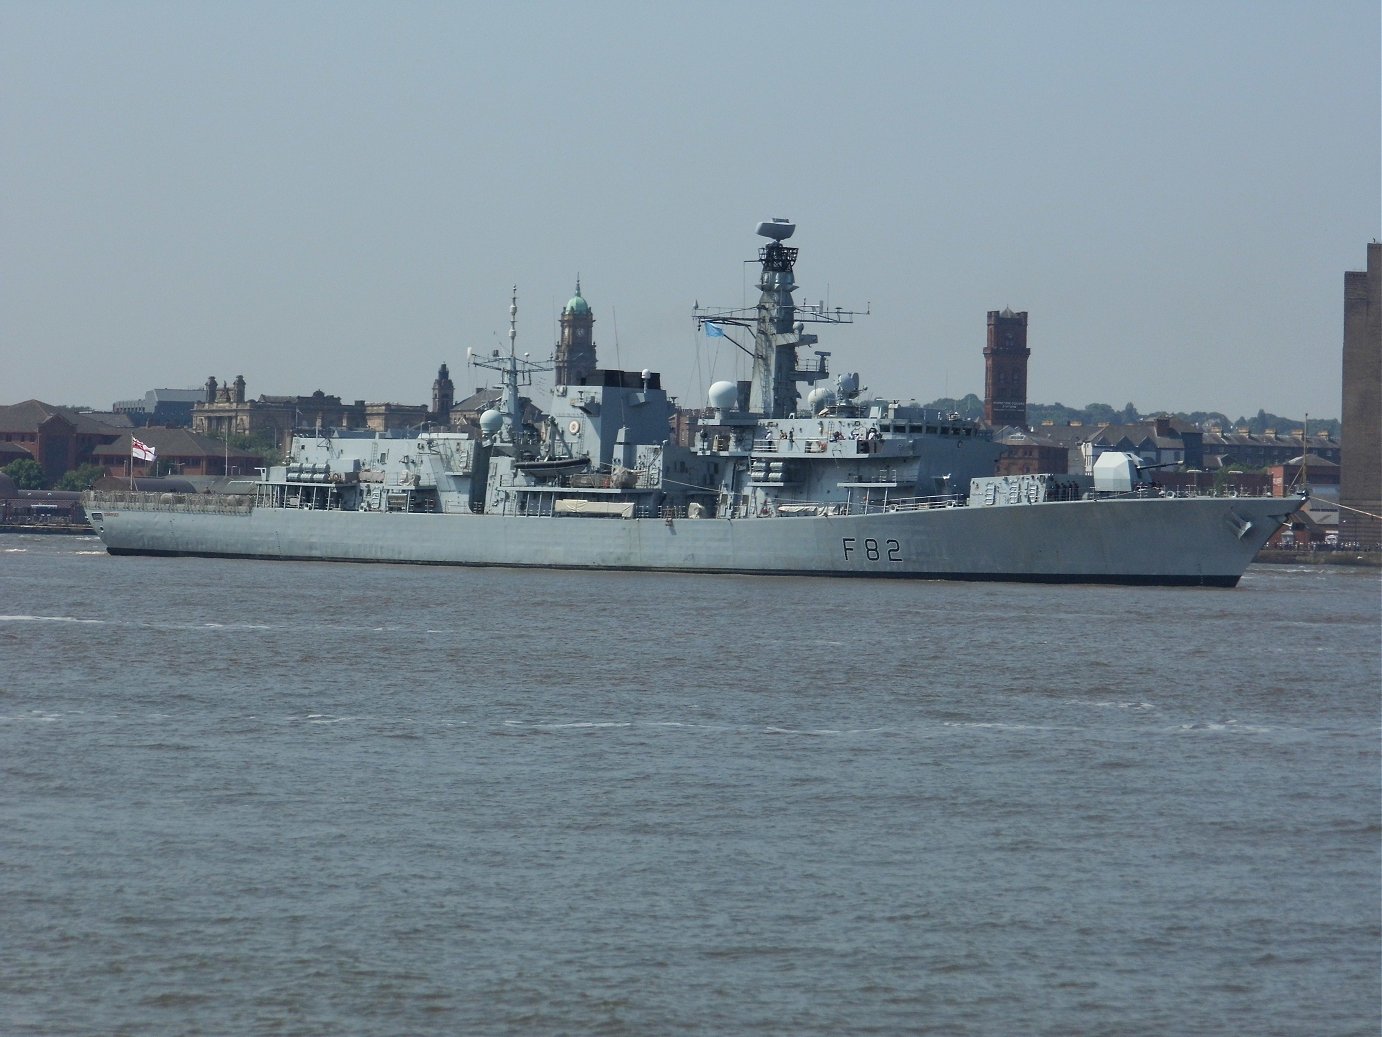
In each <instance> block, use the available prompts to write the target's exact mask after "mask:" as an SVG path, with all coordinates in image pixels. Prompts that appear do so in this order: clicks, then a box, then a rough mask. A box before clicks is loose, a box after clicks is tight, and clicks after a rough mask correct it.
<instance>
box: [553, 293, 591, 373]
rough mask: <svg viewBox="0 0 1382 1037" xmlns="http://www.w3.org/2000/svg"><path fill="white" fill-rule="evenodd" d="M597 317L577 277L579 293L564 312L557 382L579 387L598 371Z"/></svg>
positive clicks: (562, 315) (558, 348) (562, 314)
mask: <svg viewBox="0 0 1382 1037" xmlns="http://www.w3.org/2000/svg"><path fill="white" fill-rule="evenodd" d="M594 326H595V318H594V317H593V316H592V315H591V313H590V303H588V302H586V301H585V300H584V299H583V298H581V279H580V278H579V277H578V278H576V294H575V295H574V296H572V297H571V301H570V302H568V303H567V304H566V308H565V309H563V310H562V311H561V341H559V342H558V343H557V355H556V371H555V377H556V383H557V384H558V385H579V384H580V383H581V381H582V380H583V379H585V378H586V377H587V376H588V375H589V374H590V372H591V371H594V370H595V367H596V364H595V337H594Z"/></svg>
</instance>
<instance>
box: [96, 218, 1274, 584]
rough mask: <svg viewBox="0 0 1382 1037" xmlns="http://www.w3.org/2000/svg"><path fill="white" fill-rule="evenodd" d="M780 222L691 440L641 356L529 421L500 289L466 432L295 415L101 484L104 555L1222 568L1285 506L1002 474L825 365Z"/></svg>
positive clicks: (712, 565)
mask: <svg viewBox="0 0 1382 1037" xmlns="http://www.w3.org/2000/svg"><path fill="white" fill-rule="evenodd" d="M794 230H795V227H794V226H793V225H792V224H790V223H788V222H787V221H784V220H773V221H768V222H765V223H762V224H760V225H759V227H758V233H759V234H760V235H761V236H763V237H765V238H767V239H768V243H767V244H766V245H764V246H763V247H762V248H761V249H760V252H759V257H758V260H759V265H760V270H761V275H760V281H759V290H760V296H759V300H758V303H757V305H756V306H755V307H752V308H750V309H749V310H722V311H710V310H707V311H700V310H698V311H697V312H696V313H695V315H694V316H695V319H696V320H697V321H698V322H700V323H701V324H709V325H710V327H711V329H712V330H713V331H714V332H716V333H717V334H718V335H721V336H723V337H725V338H726V339H728V340H729V341H730V342H731V343H733V344H734V345H736V346H738V347H739V348H741V349H743V350H744V351H745V352H746V353H750V354H751V355H752V358H753V377H752V380H751V382H750V383H749V384H748V385H747V386H742V385H740V384H738V383H735V382H717V383H715V384H714V385H712V386H710V388H709V391H708V396H707V407H706V409H705V411H704V412H703V414H702V415H701V418H700V423H699V427H698V428H697V430H696V432H695V435H694V438H693V440H692V442H690V443H689V445H682V444H679V443H677V442H676V441H675V440H674V438H673V436H672V432H671V430H672V427H673V418H674V415H675V407H674V404H673V401H672V400H671V399H670V398H669V397H668V395H667V393H666V392H665V391H664V389H663V387H662V384H661V379H660V376H659V375H658V374H657V373H656V372H653V371H650V370H640V371H623V370H613V369H605V368H598V367H596V368H594V369H585V370H583V371H581V372H580V373H579V377H577V378H576V379H575V383H574V384H557V385H555V386H554V387H553V388H552V389H551V393H550V397H549V398H548V399H547V400H546V401H544V405H542V406H541V408H540V409H541V410H542V412H543V414H544V417H543V418H542V419H541V421H540V423H538V424H525V422H524V419H523V415H524V406H523V399H522V397H521V395H520V390H521V389H523V388H529V389H530V390H531V387H532V384H533V381H532V376H533V374H534V373H535V372H538V371H542V370H547V369H550V368H549V367H547V366H546V365H541V364H538V363H535V362H533V361H531V360H530V359H529V358H528V356H527V355H526V354H522V355H520V354H519V352H518V349H517V343H516V337H517V313H518V299H517V290H516V289H515V292H514V296H513V299H512V300H511V303H510V311H509V347H508V350H507V352H506V353H505V352H501V351H499V350H494V351H492V352H491V353H490V355H488V356H483V357H482V356H477V355H475V354H474V353H473V352H472V353H470V354H469V359H470V363H471V366H472V367H475V368H477V369H481V370H486V371H489V372H491V373H493V374H494V375H495V376H496V380H497V382H498V387H499V389H500V394H499V397H498V399H497V401H496V404H495V405H494V407H493V408H492V409H490V410H487V411H485V412H484V413H483V414H482V415H481V416H480V420H479V426H480V434H479V437H478V438H472V437H471V436H469V435H467V434H464V433H457V432H450V431H432V430H424V431H421V432H414V433H410V434H407V435H403V434H398V433H389V434H386V433H374V432H360V431H351V430H326V429H316V430H311V431H308V432H304V433H299V434H297V435H295V436H294V439H293V442H292V446H291V450H290V452H289V456H288V458H287V460H286V462H285V463H284V464H281V465H275V466H273V467H271V468H269V469H268V470H267V471H266V472H265V473H264V474H263V477H262V478H261V479H260V480H258V481H256V482H255V483H253V484H252V485H251V486H249V487H247V488H246V489H247V491H248V492H247V493H246V494H243V495H238V496H236V495H229V496H223V497H214V496H206V495H169V494H161V495H159V494H139V493H125V492H119V491H104V492H100V493H93V494H92V495H90V496H89V498H88V501H87V507H88V511H89V514H90V517H91V521H92V523H93V525H94V527H95V528H96V529H97V531H98V532H99V534H100V535H101V537H102V539H103V540H104V541H105V543H106V545H107V547H108V549H109V550H110V551H111V552H112V553H115V554H195V555H235V556H251V557H274V558H311V559H325V560H333V559H334V560H350V561H391V562H418V563H435V564H453V565H507V566H550V567H564V568H596V569H631V570H664V571H685V572H741V573H764V574H788V573H792V574H811V575H852V576H891V577H910V578H942V579H970V580H973V579H1000V580H1034V581H1051V582H1116V583H1166V584H1213V585H1227V586H1231V585H1233V584H1234V583H1236V582H1237V581H1238V579H1239V578H1240V577H1241V575H1242V573H1243V570H1244V569H1245V568H1246V566H1247V564H1248V563H1249V562H1250V561H1251V559H1252V557H1253V555H1254V554H1255V553H1256V551H1257V549H1258V548H1259V547H1260V546H1261V545H1262V543H1264V542H1265V541H1266V539H1267V537H1268V536H1270V534H1271V533H1272V532H1273V531H1274V530H1275V529H1276V527H1277V526H1278V525H1279V524H1280V522H1281V521H1283V520H1284V519H1285V518H1286V516H1288V515H1289V514H1290V513H1291V512H1292V511H1294V510H1295V508H1296V506H1297V503H1298V502H1296V501H1292V500H1281V499H1275V498H1252V499H1250V498H1218V497H1199V498H1175V497H1167V496H1163V495H1159V494H1157V493H1155V492H1154V490H1153V487H1152V484H1151V483H1150V480H1148V479H1146V478H1144V474H1145V473H1144V472H1143V470H1142V469H1141V467H1140V462H1139V461H1138V459H1137V458H1135V457H1132V456H1126V455H1107V460H1106V461H1103V462H1102V463H1103V467H1102V468H1101V469H1096V471H1095V473H1094V475H1093V476H1092V477H1086V476H1073V475H1059V476H1058V475H1033V476H1020V477H1015V476H1007V477H1000V476H995V475H994V474H993V473H994V471H995V466H996V462H997V460H998V457H999V454H1000V452H1001V448H1000V447H999V446H998V445H997V444H995V443H994V442H993V441H992V436H991V433H990V431H989V429H988V428H987V427H986V426H984V425H982V424H980V423H978V422H976V421H972V420H970V419H967V418H963V417H961V416H959V415H957V414H953V413H944V412H938V411H935V410H927V409H924V408H921V407H918V406H917V405H915V404H904V403H902V402H900V401H898V400H892V399H886V398H880V397H877V396H869V395H868V394H867V390H866V389H865V388H863V387H862V385H861V383H860V379H859V375H858V374H857V373H854V372H846V373H843V374H840V375H837V376H835V377H834V378H833V379H832V378H831V376H830V372H829V370H828V360H829V358H830V355H831V354H830V353H829V352H827V351H824V350H820V349H815V348H814V347H815V346H816V345H817V344H818V340H817V336H816V335H815V334H812V333H808V332H807V331H806V326H807V325H808V324H812V325H819V324H835V323H843V322H846V321H848V320H850V319H852V318H853V316H854V314H853V313H850V312H847V311H844V310H839V309H836V310H829V309H828V308H827V307H825V306H824V305H823V304H822V305H817V306H805V307H801V306H798V305H797V304H796V302H795V300H794V298H793V293H794V292H795V291H796V289H797V286H796V282H795V275H794V269H795V264H796V258H797V250H796V249H795V248H792V247H788V246H787V245H785V244H784V242H785V241H787V240H788V239H789V238H790V237H791V236H792V234H793V232H794ZM578 294H579V293H578ZM582 302H584V300H582ZM741 340H742V341H741ZM808 348H810V349H812V359H811V360H809V361H807V362H806V363H805V364H803V362H802V358H801V351H802V350H805V349H808ZM799 387H805V388H806V390H807V391H806V392H805V393H803V392H802V391H801V389H800V388H799Z"/></svg>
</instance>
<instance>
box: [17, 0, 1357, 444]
mask: <svg viewBox="0 0 1382 1037" xmlns="http://www.w3.org/2000/svg"><path fill="white" fill-rule="evenodd" d="M1191 23H1193V31H1187V27H1188V26H1189V25H1190V24H1191ZM1378 29H1379V13H1378V10H1377V8H1376V5H1375V4H1367V3H1361V2H1345V3H1338V4H1332V5H1326V6H1321V7H1314V6H1310V7H1306V6H1304V5H1296V4H1289V3H1269V4H1256V5H1245V4H1220V5H1211V6H1209V7H1204V8H1201V7H1191V6H1188V5H1187V6H1176V5H1168V6H1164V7H1159V8H1157V9H1156V10H1151V9H1122V8H1120V9H1118V10H1116V11H1114V10H1111V9H1107V8H1105V7H1103V6H1100V5H1095V4H1087V3H1050V4H1039V5H1018V4H1010V3H990V4H980V5H977V6H974V7H972V8H968V9H966V10H965V11H956V10H952V9H950V8H948V7H946V6H944V5H931V4H919V5H910V6H903V5H891V4H884V3H874V4H868V3H866V4H864V5H862V6H859V7H857V8H851V9H850V11H849V12H848V14H847V15H845V14H841V13H840V11H839V10H838V9H837V8H835V7H834V6H831V5H825V4H819V3H806V4H795V5H790V6H788V5H765V6H763V5H760V6H758V7H755V8H754V9H752V10H748V11H746V10H742V9H739V8H736V7H734V6H732V5H729V4H721V3H700V4H692V5H686V6H683V7H678V8H673V9H668V10H660V9H659V10H652V9H646V8H643V7H640V6H637V5H632V4H625V3H609V4H601V5H591V6H590V8H589V9H580V10H579V12H574V11H573V10H572V9H570V8H567V7H564V6H561V5H557V4H536V3H529V4H516V5H510V6H508V7H506V8H502V9H493V10H491V9H475V10H469V9H467V10H465V11H461V10H460V9H459V8H452V7H447V6H430V5H409V6H404V7H392V6H388V7H386V6H383V5H375V4H359V3H346V4H341V5H332V6H325V5H314V4H294V5H268V4H256V3H249V4H243V5H215V4H213V5H202V6H198V7H193V8H183V7H178V6H170V5H161V4H128V5H104V6H96V5H64V4H46V5H29V4H18V3H13V2H10V3H0V64H3V67H4V68H5V69H6V71H5V73H4V77H5V78H4V89H3V90H0V120H2V121H0V125H3V127H4V129H5V133H6V138H7V140H8V141H9V142H10V147H9V148H7V149H6V153H5V154H4V155H3V156H0V183H3V184H4V186H5V189H6V194H7V196H8V200H9V203H10V204H9V206H8V207H7V208H8V209H9V211H8V212H7V215H6V224H7V227H6V234H5V235H4V237H3V239H2V240H0V328H3V329H4V335H5V337H6V354H7V374H6V378H5V385H6V386H7V389H6V392H5V395H6V396H7V397H9V398H10V399H11V400H18V399H25V398H38V399H44V400H47V401H49V402H54V403H91V404H93V405H96V404H99V405H103V406H106V405H109V404H110V403H111V402H113V400H116V399H127V398H131V397H135V396H138V395H140V394H142V393H143V392H144V390H145V389H147V388H149V387H150V385H151V384H153V383H154V382H155V381H162V382H164V383H166V384H167V385H169V386H170V387H195V386H199V385H201V384H202V383H203V382H204V381H205V379H206V378H207V376H208V375H214V376H216V377H217V378H219V379H226V378H233V377H234V376H235V375H238V374H243V375H244V376H245V378H246V379H247V381H248V382H249V384H250V386H251V395H257V394H258V393H260V392H264V393H277V392H310V391H312V390H313V389H316V388H322V389H324V390H325V391H327V392H330V393H338V394H340V395H341V396H343V397H344V398H348V399H355V398H368V399H371V400H381V401H382V400H390V401H397V402H414V401H424V400H425V399H426V392H427V387H428V386H429V385H430V381H431V377H432V372H434V371H435V370H436V368H437V365H438V364H439V363H442V362H446V363H448V364H450V365H451V368H452V372H453V377H454V378H455V380H456V383H457V387H458V390H469V389H470V388H473V387H474V386H472V385H471V382H472V381H473V379H474V376H475V375H477V374H479V372H472V371H469V370H468V369H467V368H466V367H465V365H464V358H465V354H466V349H467V348H468V347H469V348H474V349H476V350H477V351H486V352H487V351H488V350H489V349H491V348H501V347H505V346H506V345H507V334H506V333H507V328H508V303H509V293H510V291H511V288H512V286H513V285H514V284H517V285H518V294H519V301H518V306H519V312H518V348H519V350H520V351H530V352H532V354H533V355H534V356H535V357H536V356H546V355H547V354H548V353H549V352H550V350H551V348H552V346H553V344H554V343H555V342H556V340H557V334H558V328H557V320H558V317H559V315H560V311H561V307H562V306H563V305H564V303H565V301H566V299H567V298H569V296H570V294H571V292H572V289H573V288H574V285H575V282H576V279H577V277H580V278H581V280H582V290H583V294H584V295H585V296H586V298H588V299H589V300H590V303H591V306H592V309H593V311H594V315H595V318H596V324H595V328H594V332H595V340H596V343H597V347H598V350H599V359H600V363H601V364H602V366H608V367H627V368H642V367H649V368H652V369H654V370H659V371H661V372H662V373H663V376H664V383H665V384H666V385H667V386H668V388H669V391H672V392H673V393H675V394H676V395H678V396H679V397H680V398H681V401H682V403H683V404H684V405H687V406H695V405H696V404H698V403H699V402H701V400H702V399H703V394H704V390H705V387H706V386H708V385H709V384H710V382H712V381H714V380H716V379H718V378H725V377H729V378H735V377H746V373H745V372H744V370H743V368H742V363H741V361H740V359H739V358H738V356H737V355H736V351H734V350H733V348H732V347H728V346H725V345H724V344H723V343H720V345H719V346H718V348H716V346H714V345H712V344H709V343H707V341H706V340H705V339H704V338H703V337H698V336H697V335H696V331H695V325H694V322H693V321H692V320H691V317H690V313H691V307H692V305H693V303H694V302H700V303H701V304H702V305H710V306H735V305H741V304H744V303H745V302H751V301H752V300H753V298H754V297H755V296H756V289H755V288H754V286H753V285H752V284H751V283H750V277H751V274H752V270H753V266H752V264H749V265H747V266H745V263H744V261H746V260H752V259H753V258H754V256H755V254H756V250H757V248H758V245H759V239H757V238H755V237H754V235H753V226H754V224H755V223H756V222H757V221H758V220H761V219H767V218H770V217H774V216H781V217H787V218H790V219H793V220H795V221H796V222H797V224H798V226H799V230H798V232H797V235H796V237H795V238H794V239H793V241H792V244H794V245H796V246H798V247H800V248H801V257H800V261H799V264H798V269H797V274H798V281H799V282H800V283H801V285H802V288H801V290H800V291H799V292H798V296H797V298H798V301H799V302H802V303H806V302H815V301H818V300H823V301H826V302H828V303H829V305H831V306H836V305H838V306H842V307H845V308H846V309H859V310H862V309H865V308H869V309H870V310H871V315H870V316H868V317H866V318H863V319H861V320H860V321H859V322H857V323H855V324H853V325H847V326H843V327H840V328H826V329H821V330H822V342H821V346H820V348H823V349H829V350H832V351H833V353H834V356H833V357H832V366H833V369H834V370H835V371H837V372H844V371H855V370H857V371H859V372H860V373H861V381H862V382H863V383H864V384H865V385H870V386H872V387H873V388H874V390H875V391H878V392H885V391H886V393H887V394H889V395H892V394H895V393H897V392H901V393H902V394H904V395H905V396H908V397H911V396H915V397H916V398H918V399H921V400H928V399H934V398H939V397H944V396H954V397H959V396H963V395H965V394H966V393H969V392H975V393H979V394H982V385H983V357H982V348H983V336H984V315H985V313H986V312H987V311H989V310H995V309H1003V308H1005V307H1011V308H1013V309H1014V310H1024V311H1028V312H1029V313H1030V314H1031V326H1030V338H1029V345H1030V348H1031V350H1032V357H1031V368H1030V385H1029V389H1028V397H1029V399H1031V400H1034V401H1035V400H1043V401H1051V402H1055V401H1060V402H1063V403H1065V404H1067V405H1069V406H1072V407H1083V406H1085V405H1086V404H1088V403H1091V402H1103V403H1108V404H1110V405H1112V406H1115V407H1119V406H1121V405H1122V404H1123V403H1124V402H1127V401H1132V402H1134V403H1135V404H1136V405H1137V406H1138V407H1139V409H1141V410H1143V411H1144V412H1151V411H1155V410H1159V409H1175V410H1186V411H1194V410H1220V411H1224V412H1225V413H1227V414H1228V416H1229V417H1230V418H1232V417H1234V416H1235V414H1234V413H1231V412H1237V413H1239V414H1252V413H1256V411H1257V410H1258V409H1265V410H1267V411H1269V412H1273V413H1279V414H1302V413H1310V414H1313V415H1320V416H1326V417H1334V416H1336V415H1339V414H1340V409H1341V408H1340V377H1341V373H1340V372H1341V359H1340V353H1341V344H1342V305H1341V304H1342V292H1343V274H1344V272H1345V271H1347V270H1355V269H1358V268H1360V267H1361V265H1362V264H1363V258H1364V253H1365V246H1366V243H1367V241H1368V240H1370V239H1373V238H1376V237H1377V236H1378V234H1379V215H1378V209H1379V201H1378V184H1379V179H1382V172H1380V171H1379V161H1380V160H1379V98H1378V90H1377V83H1378V80H1379V71H1378V70H1379V58H1378V46H1377V41H1378ZM741 271H744V272H741ZM55 358H56V359H61V360H64V361H68V362H67V363H54V359H55ZM155 372H157V375H156V377H154V378H150V377H149V376H150V375H154V374H155ZM474 384H475V385H480V384H485V380H484V379H481V380H480V381H476V382H475V383H474ZM884 386H887V387H888V388H887V389H886V390H885V389H884V388H883V387H884ZM98 394H99V395H98ZM105 397H110V399H106V398H105Z"/></svg>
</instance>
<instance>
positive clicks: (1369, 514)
mask: <svg viewBox="0 0 1382 1037" xmlns="http://www.w3.org/2000/svg"><path fill="white" fill-rule="evenodd" d="M1305 499H1306V500H1318V499H1319V498H1317V497H1306V498H1305ZM1302 503H1303V502H1302ZM1333 503H1334V506H1335V507H1337V508H1338V509H1339V510H1340V511H1351V512H1353V513H1354V514H1355V515H1362V516H1363V517H1364V518H1370V519H1377V520H1378V521H1379V522H1382V515H1374V514H1373V513H1372V512H1370V511H1364V510H1363V509H1362V508H1350V507H1349V506H1348V505H1347V504H1340V503H1339V502H1338V501H1334V502H1333Z"/></svg>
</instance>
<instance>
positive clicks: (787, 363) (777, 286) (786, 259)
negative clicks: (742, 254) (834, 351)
mask: <svg viewBox="0 0 1382 1037" xmlns="http://www.w3.org/2000/svg"><path fill="white" fill-rule="evenodd" d="M796 229H797V228H796V224H794V223H791V222H789V221H787V220H783V219H773V220H767V221H765V222H763V223H760V224H759V225H758V234H759V235H760V236H762V237H765V238H768V239H770V240H769V242H768V244H766V245H764V246H763V247H762V248H760V249H759V250H758V262H759V264H760V265H761V267H762V273H761V275H760V276H759V279H758V289H759V292H760V293H761V294H760V295H759V297H758V305H757V307H755V308H754V309H753V310H723V311H719V312H710V311H707V312H704V313H703V312H701V311H700V307H699V306H697V308H696V312H695V314H694V316H695V318H696V322H697V323H698V324H700V325H706V324H710V325H712V326H713V328H714V332H713V333H714V334H715V335H718V336H722V337H724V338H727V339H729V340H730V341H731V342H733V343H734V344H735V345H736V346H739V348H741V349H743V350H744V352H745V353H750V350H748V349H746V348H744V347H743V346H742V345H740V344H739V342H738V341H737V340H736V339H735V338H733V337H732V336H730V335H728V334H726V333H725V332H724V330H723V327H724V326H738V327H741V328H744V329H746V330H749V329H751V330H752V332H753V349H752V351H751V354H750V355H752V357H753V386H752V389H751V390H750V395H749V407H750V409H751V410H752V411H754V413H756V414H760V415H762V416H763V417H767V418H785V417H790V416H791V415H792V414H794V413H795V412H796V410H797V399H798V397H799V395H800V394H799V393H798V392H797V383H798V382H805V383H807V384H808V385H809V384H811V383H812V382H818V381H820V380H821V379H823V378H826V377H828V376H829V371H827V370H826V357H828V356H829V355H830V354H829V353H828V352H823V351H821V350H816V351H815V352H816V361H815V363H814V364H813V365H812V366H809V367H801V366H798V365H799V360H798V357H797V350H798V349H800V348H801V347H803V346H813V345H815V344H816V342H817V341H818V340H817V338H816V336H815V335H812V334H807V333H806V330H805V326H806V324H807V323H808V322H809V323H813V324H816V323H826V324H849V323H851V322H852V321H853V319H854V316H855V314H854V313H853V312H851V311H848V310H843V309H840V308H839V307H836V308H835V309H834V310H833V311H832V310H827V309H826V306H825V304H824V303H823V302H822V303H819V304H815V305H806V306H801V307H798V306H797V304H796V301H795V300H794V299H793V298H792V293H793V292H795V291H796V290H797V283H796V278H795V276H794V273H793V270H794V267H795V266H796V261H797V250H796V249H795V248H792V247H789V246H787V245H784V244H783V242H784V241H786V240H787V239H788V238H790V237H791V236H792V234H793V233H795V231H796ZM865 312H867V311H865Z"/></svg>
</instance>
